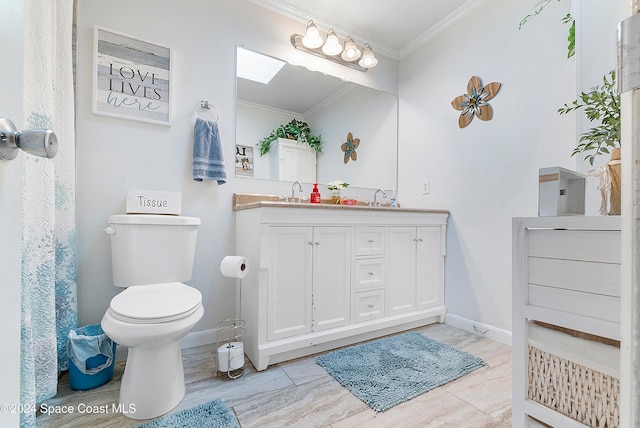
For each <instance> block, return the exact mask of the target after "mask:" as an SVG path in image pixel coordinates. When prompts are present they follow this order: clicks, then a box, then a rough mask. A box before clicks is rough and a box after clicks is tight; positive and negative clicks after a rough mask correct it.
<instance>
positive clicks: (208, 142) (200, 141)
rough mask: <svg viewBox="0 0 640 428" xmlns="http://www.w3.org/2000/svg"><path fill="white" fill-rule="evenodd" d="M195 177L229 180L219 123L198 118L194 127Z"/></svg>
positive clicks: (198, 179)
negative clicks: (225, 168)
mask: <svg viewBox="0 0 640 428" xmlns="http://www.w3.org/2000/svg"><path fill="white" fill-rule="evenodd" d="M193 179H194V180H195V181H202V180H217V181H218V184H224V183H226V182H227V173H226V172H225V170H224V157H223V156H222V144H221V143H220V133H219V132H218V124H217V123H216V122H210V121H208V120H202V119H200V118H196V125H195V127H194V129H193Z"/></svg>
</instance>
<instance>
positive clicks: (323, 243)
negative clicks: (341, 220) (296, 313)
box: [313, 226, 351, 331]
mask: <svg viewBox="0 0 640 428" xmlns="http://www.w3.org/2000/svg"><path fill="white" fill-rule="evenodd" d="M313 241H314V246H313V331H320V330H326V329H329V328H334V327H340V326H344V325H347V324H349V322H350V310H351V309H350V294H351V227H349V226H337V227H329V226H326V227H324V226H323V227H315V228H314V232H313Z"/></svg>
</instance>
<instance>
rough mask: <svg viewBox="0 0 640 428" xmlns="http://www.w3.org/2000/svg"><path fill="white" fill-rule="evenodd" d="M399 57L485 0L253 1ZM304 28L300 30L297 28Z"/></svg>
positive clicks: (323, 30) (393, 56) (322, 29)
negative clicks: (311, 20) (331, 29)
mask: <svg viewBox="0 0 640 428" xmlns="http://www.w3.org/2000/svg"><path fill="white" fill-rule="evenodd" d="M251 1H253V2H254V3H257V4H261V5H262V6H264V7H267V8H270V9H272V10H274V11H276V12H278V13H281V14H284V15H287V16H290V17H292V18H295V19H297V20H300V21H301V22H305V23H306V22H307V21H308V20H309V19H313V20H314V22H315V23H316V25H318V27H319V29H320V31H321V32H326V31H328V30H329V28H334V29H335V31H336V33H338V35H339V36H340V37H345V36H347V35H351V36H353V38H354V39H355V40H356V42H360V43H364V42H367V43H369V44H370V45H371V46H372V47H373V49H374V51H377V52H380V53H382V54H384V55H386V56H389V57H391V58H395V59H400V58H402V57H403V56H405V55H407V54H408V53H410V52H411V51H413V50H414V49H416V48H417V47H418V46H420V45H421V44H423V43H425V42H426V41H427V40H429V39H430V38H431V37H433V36H434V35H436V34H438V33H439V32H440V31H442V30H443V29H444V28H446V27H447V26H449V25H450V24H451V23H452V22H454V21H455V20H456V19H457V18H459V17H461V16H463V15H466V14H467V13H469V12H471V11H472V10H473V9H475V8H476V7H478V6H479V5H480V4H481V3H483V2H484V1H485V0H395V1H389V0H321V1H319V0H251ZM301 31H302V30H301Z"/></svg>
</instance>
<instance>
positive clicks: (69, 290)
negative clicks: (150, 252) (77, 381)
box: [20, 0, 77, 427]
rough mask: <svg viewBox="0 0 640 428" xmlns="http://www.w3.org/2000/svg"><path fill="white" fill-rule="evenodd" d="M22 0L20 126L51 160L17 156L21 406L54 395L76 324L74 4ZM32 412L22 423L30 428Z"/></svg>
mask: <svg viewBox="0 0 640 428" xmlns="http://www.w3.org/2000/svg"><path fill="white" fill-rule="evenodd" d="M23 1H24V77H23V79H24V80H23V86H24V114H25V118H24V123H25V124H26V126H27V127H28V128H47V129H53V130H54V132H55V133H56V136H57V137H58V145H59V147H58V153H57V155H56V157H55V159H43V158H38V157H34V156H31V155H28V154H26V153H24V152H23V154H22V156H24V170H23V171H24V172H23V205H24V213H23V221H22V224H23V238H22V302H21V365H20V366H21V367H20V401H21V404H23V405H24V406H25V408H34V407H35V406H36V405H38V404H39V403H41V402H42V401H44V400H46V399H48V398H51V397H53V396H54V395H55V394H56V391H57V381H58V373H59V372H60V371H62V370H65V369H66V368H67V356H66V343H67V337H68V334H69V331H70V330H71V329H72V328H74V327H76V326H77V305H76V254H75V253H76V251H75V135H74V103H73V100H74V95H73V61H72V28H73V0H47V1H42V0H23ZM35 419H36V418H35V413H34V412H28V413H23V414H21V418H20V426H21V427H33V426H35Z"/></svg>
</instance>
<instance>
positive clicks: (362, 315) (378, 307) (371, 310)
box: [351, 290, 384, 323]
mask: <svg viewBox="0 0 640 428" xmlns="http://www.w3.org/2000/svg"><path fill="white" fill-rule="evenodd" d="M351 314H352V315H351V322H354V323H355V322H361V321H368V320H372V319H376V318H382V317H383V316H384V290H371V291H360V292H358V293H354V295H353V311H351Z"/></svg>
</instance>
